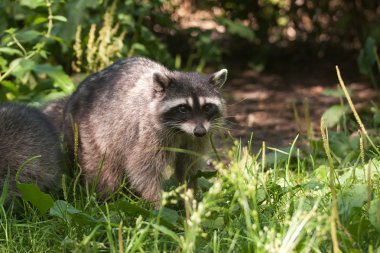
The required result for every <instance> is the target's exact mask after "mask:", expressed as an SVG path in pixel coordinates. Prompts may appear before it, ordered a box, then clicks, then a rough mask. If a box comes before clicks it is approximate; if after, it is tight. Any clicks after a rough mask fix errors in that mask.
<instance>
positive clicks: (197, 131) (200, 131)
mask: <svg viewBox="0 0 380 253" xmlns="http://www.w3.org/2000/svg"><path fill="white" fill-rule="evenodd" d="M206 133H207V130H206V128H205V127H204V126H203V125H197V126H196V127H195V128H194V135H195V136H196V137H202V136H205V135H206Z"/></svg>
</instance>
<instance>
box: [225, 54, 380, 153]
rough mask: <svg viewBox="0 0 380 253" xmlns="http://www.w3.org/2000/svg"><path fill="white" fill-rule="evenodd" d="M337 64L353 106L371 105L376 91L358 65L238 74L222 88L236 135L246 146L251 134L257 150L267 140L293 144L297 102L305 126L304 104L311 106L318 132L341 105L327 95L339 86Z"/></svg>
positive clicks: (275, 144)
mask: <svg viewBox="0 0 380 253" xmlns="http://www.w3.org/2000/svg"><path fill="white" fill-rule="evenodd" d="M337 64H338V65H339V67H340V70H341V73H342V77H343V79H344V81H345V83H346V85H347V86H348V87H349V89H351V91H352V99H353V101H354V104H355V106H356V107H357V108H361V107H365V106H367V105H369V104H370V103H371V101H372V100H374V99H375V97H376V93H375V91H374V90H373V88H372V86H371V84H370V83H369V82H368V80H366V79H364V78H363V77H362V76H361V75H360V74H359V73H358V71H357V65H356V63H355V62H354V61H351V62H332V61H324V60H321V61H319V62H314V63H313V64H308V63H306V64H305V63H303V64H292V65H287V64H284V63H278V64H273V65H272V66H271V68H270V69H269V70H267V71H265V72H263V73H257V72H255V71H253V70H245V71H242V72H235V73H232V75H231V77H230V79H229V82H228V84H227V85H226V86H225V88H224V92H225V98H226V101H227V111H228V121H229V122H230V124H229V128H230V129H231V133H232V135H233V136H235V137H238V138H242V140H243V142H245V141H246V140H248V139H249V136H250V134H251V133H253V146H254V147H256V148H257V147H260V146H261V145H262V142H263V141H265V142H266V144H267V146H272V147H283V146H289V144H290V143H291V142H292V141H293V140H294V138H295V137H296V135H297V133H298V132H299V129H298V126H297V123H296V120H295V114H294V110H293V104H294V105H295V106H296V108H297V110H298V111H299V113H300V118H301V121H300V122H302V123H304V122H305V121H304V114H303V111H304V109H303V108H304V104H305V102H306V103H307V104H308V105H309V108H310V116H311V121H312V126H313V128H314V129H315V132H317V133H318V132H319V130H318V129H319V124H320V118H321V116H322V114H323V112H324V111H326V110H327V109H328V108H329V107H330V106H332V105H334V104H339V98H336V97H331V96H326V95H324V94H323V92H324V90H326V89H337V87H338V78H337V75H336V72H335V65H337ZM301 129H303V130H305V126H303V125H301ZM303 130H302V131H303Z"/></svg>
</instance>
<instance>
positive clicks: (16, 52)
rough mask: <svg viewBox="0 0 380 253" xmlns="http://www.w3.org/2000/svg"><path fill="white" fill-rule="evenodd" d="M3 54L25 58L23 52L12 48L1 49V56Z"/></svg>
mask: <svg viewBox="0 0 380 253" xmlns="http://www.w3.org/2000/svg"><path fill="white" fill-rule="evenodd" d="M1 53H4V54H7V55H18V56H23V53H22V52H21V50H18V49H15V48H10V47H0V54H1Z"/></svg>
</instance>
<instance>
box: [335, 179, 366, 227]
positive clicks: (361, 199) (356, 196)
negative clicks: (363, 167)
mask: <svg viewBox="0 0 380 253" xmlns="http://www.w3.org/2000/svg"><path fill="white" fill-rule="evenodd" d="M367 200H368V186H367V185H365V184H357V185H354V186H353V187H351V188H349V189H347V190H344V191H343V192H342V193H341V194H339V195H338V203H339V213H340V215H341V216H342V218H343V219H344V220H347V219H348V218H349V217H350V215H351V214H352V211H353V208H362V207H363V205H364V203H365V202H366V201H367Z"/></svg>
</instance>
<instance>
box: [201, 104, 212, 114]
mask: <svg viewBox="0 0 380 253" xmlns="http://www.w3.org/2000/svg"><path fill="white" fill-rule="evenodd" d="M214 106H215V105H213V104H205V105H204V106H203V111H204V112H206V113H207V112H211V111H212V110H213V109H214Z"/></svg>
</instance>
